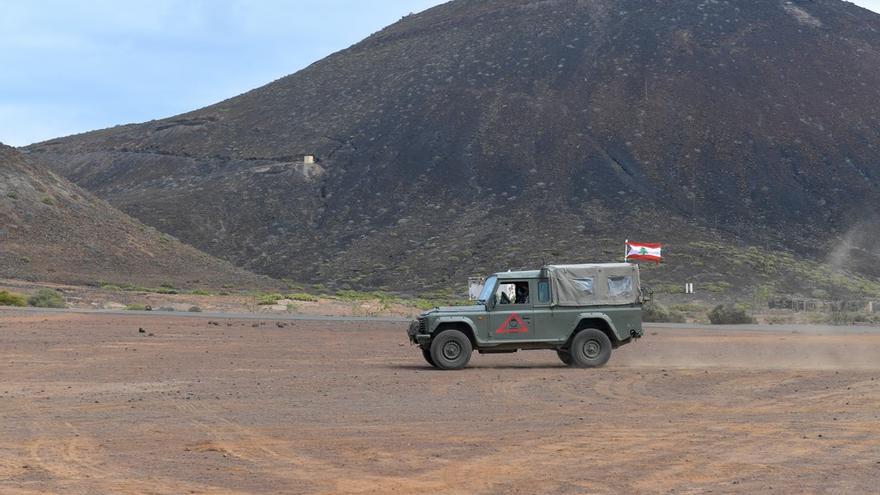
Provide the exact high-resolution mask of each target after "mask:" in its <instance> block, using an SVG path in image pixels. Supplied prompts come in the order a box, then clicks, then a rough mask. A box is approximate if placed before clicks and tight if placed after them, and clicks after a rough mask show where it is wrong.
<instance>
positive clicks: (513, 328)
mask: <svg viewBox="0 0 880 495" xmlns="http://www.w3.org/2000/svg"><path fill="white" fill-rule="evenodd" d="M532 289H533V287H532V286H531V284H530V281H529V280H501V281H499V282H498V287H497V288H496V290H495V295H494V307H493V308H492V309H491V311H489V340H490V341H491V342H512V341H521V340H536V339H537V338H538V337H537V332H536V330H537V329H536V328H535V326H534V320H533V319H532V311H533V305H532V299H533V297H532Z"/></svg>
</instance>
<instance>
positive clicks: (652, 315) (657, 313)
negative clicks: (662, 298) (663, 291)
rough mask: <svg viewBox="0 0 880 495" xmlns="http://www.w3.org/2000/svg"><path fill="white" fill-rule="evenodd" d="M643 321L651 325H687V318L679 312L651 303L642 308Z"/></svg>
mask: <svg viewBox="0 0 880 495" xmlns="http://www.w3.org/2000/svg"><path fill="white" fill-rule="evenodd" d="M642 321H646V322H649V323H685V321H686V320H685V317H684V315H683V314H681V313H679V312H678V311H672V310H669V309H666V308H665V307H663V306H661V305H659V304H657V303H654V302H650V303H647V304H645V305H644V306H642Z"/></svg>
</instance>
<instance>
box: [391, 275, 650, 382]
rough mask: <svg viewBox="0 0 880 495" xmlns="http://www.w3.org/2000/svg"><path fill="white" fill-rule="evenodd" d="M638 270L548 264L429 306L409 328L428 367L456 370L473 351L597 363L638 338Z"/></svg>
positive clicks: (641, 295) (491, 279)
mask: <svg viewBox="0 0 880 495" xmlns="http://www.w3.org/2000/svg"><path fill="white" fill-rule="evenodd" d="M645 300H646V293H645V292H644V291H643V290H642V289H641V286H640V285H639V268H638V266H637V265H632V264H628V263H619V264H591V265H548V266H545V267H544V268H542V269H540V270H531V271H520V272H502V273H496V274H495V275H492V276H491V277H489V278H487V279H486V281H485V284H484V285H483V290H482V291H481V293H480V296H479V298H478V300H477V305H475V306H461V307H447V308H435V309H433V310H431V311H427V312H425V313H422V314H421V315H420V316H419V318H418V319H417V320H414V321H413V322H412V324H410V326H409V330H408V331H407V333H408V335H409V339H410V342H412V343H413V344H416V345H418V346H419V347H420V348H421V350H422V354H423V356H424V357H425V360H426V361H427V362H428V363H429V364H431V366H434V367H437V368H440V369H444V370H455V369H461V368H464V367H465V366H467V363H468V361H470V358H471V353H472V352H473V351H474V350H476V351H477V352H479V353H481V354H501V353H512V352H516V351H519V350H527V349H550V350H555V351H556V353H557V354H558V355H559V359H560V360H562V362H563V363H565V364H567V365H569V366H576V367H583V368H592V367H597V366H602V365H604V364H605V363H607V362H608V359H609V358H610V357H611V351H612V349H616V348H617V347H619V346H621V345H623V344H626V343H628V342H631V341H632V340H633V339H636V338H639V337H641V336H642V303H643V302H645Z"/></svg>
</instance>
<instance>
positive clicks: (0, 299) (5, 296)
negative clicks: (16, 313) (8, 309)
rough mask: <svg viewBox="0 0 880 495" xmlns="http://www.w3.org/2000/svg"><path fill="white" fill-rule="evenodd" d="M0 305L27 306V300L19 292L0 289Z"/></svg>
mask: <svg viewBox="0 0 880 495" xmlns="http://www.w3.org/2000/svg"><path fill="white" fill-rule="evenodd" d="M0 306H17V307H19V308H20V307H24V306H27V300H25V298H24V296H22V295H21V294H15V293H13V292H7V291H5V290H0Z"/></svg>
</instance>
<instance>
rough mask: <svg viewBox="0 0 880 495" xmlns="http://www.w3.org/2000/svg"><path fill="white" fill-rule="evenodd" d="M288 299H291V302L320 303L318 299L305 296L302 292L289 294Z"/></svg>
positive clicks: (309, 295) (308, 295)
mask: <svg viewBox="0 0 880 495" xmlns="http://www.w3.org/2000/svg"><path fill="white" fill-rule="evenodd" d="M286 299H290V300H291V301H304V302H318V298H317V297H315V296H313V295H311V294H305V293H302V292H298V293H295V294H288V295H287V297H286Z"/></svg>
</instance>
